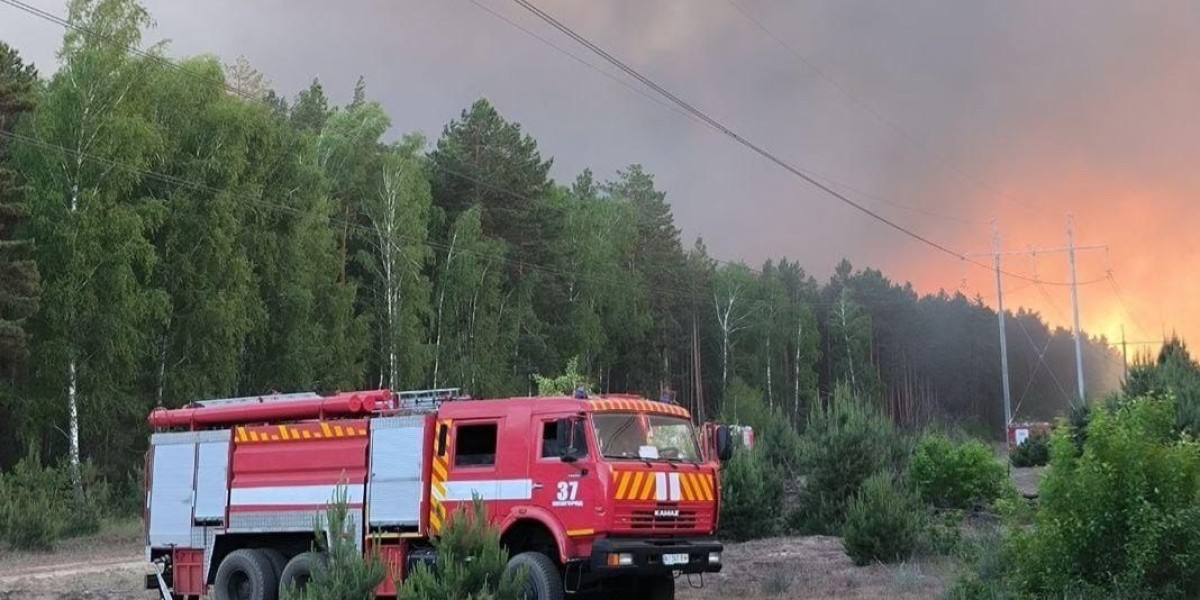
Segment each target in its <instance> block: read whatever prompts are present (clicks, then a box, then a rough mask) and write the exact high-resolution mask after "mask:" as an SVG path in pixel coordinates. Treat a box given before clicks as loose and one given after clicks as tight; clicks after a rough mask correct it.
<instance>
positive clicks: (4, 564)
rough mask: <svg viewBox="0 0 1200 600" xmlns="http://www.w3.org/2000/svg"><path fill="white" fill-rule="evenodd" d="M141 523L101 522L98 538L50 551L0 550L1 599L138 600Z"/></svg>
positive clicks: (142, 568) (142, 566) (141, 580)
mask: <svg viewBox="0 0 1200 600" xmlns="http://www.w3.org/2000/svg"><path fill="white" fill-rule="evenodd" d="M141 539H142V531H141V523H139V522H136V521H128V522H122V523H116V524H106V525H105V527H104V530H103V531H101V533H100V534H99V535H95V536H89V537H84V538H77V539H71V540H63V541H62V542H60V543H59V544H58V547H57V548H56V549H55V551H54V552H53V553H48V554H39V553H27V552H10V551H7V550H3V549H0V600H9V599H12V600H17V599H22V600H24V599H30V600H83V599H94V600H118V599H126V598H133V599H141V598H148V597H152V596H147V594H146V592H144V590H142V587H143V584H144V581H145V580H144V578H143V575H144V574H145V573H148V572H150V571H149V569H148V568H147V566H146V564H145V561H144V560H143V550H142V541H141Z"/></svg>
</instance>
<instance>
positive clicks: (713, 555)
mask: <svg viewBox="0 0 1200 600" xmlns="http://www.w3.org/2000/svg"><path fill="white" fill-rule="evenodd" d="M708 564H710V565H719V564H721V553H720V552H709V553H708Z"/></svg>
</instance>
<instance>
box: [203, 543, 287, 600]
mask: <svg viewBox="0 0 1200 600" xmlns="http://www.w3.org/2000/svg"><path fill="white" fill-rule="evenodd" d="M276 581H277V580H276V578H275V567H273V566H272V565H271V561H270V559H268V558H267V557H266V555H265V554H263V553H262V552H258V551H257V550H251V549H249V548H243V549H241V550H234V551H233V552H230V553H229V555H228V556H226V557H225V560H222V561H221V566H220V567H217V579H216V582H215V584H214V585H213V588H214V589H213V596H214V597H215V598H216V600H275V598H276V592H277V590H278V587H277V585H278V584H277V583H276Z"/></svg>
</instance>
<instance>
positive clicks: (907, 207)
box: [469, 0, 988, 227]
mask: <svg viewBox="0 0 1200 600" xmlns="http://www.w3.org/2000/svg"><path fill="white" fill-rule="evenodd" d="M469 2H471V4H474V5H475V6H476V7H478V8H479V9H480V10H483V11H485V12H487V13H488V14H490V15H492V16H493V17H495V18H497V19H499V20H501V21H503V22H504V23H506V24H508V25H509V26H511V27H513V28H515V29H517V30H519V31H521V32H523V33H525V34H527V35H529V36H530V37H532V38H533V39H535V40H537V41H539V42H541V43H542V44H545V45H546V46H549V47H550V48H551V49H553V50H555V51H557V52H559V53H561V54H563V55H565V56H567V57H569V58H571V59H572V60H574V61H575V62H578V63H580V64H582V65H584V66H585V67H587V68H589V69H591V70H593V71H596V72H597V73H599V74H601V75H603V76H605V77H607V78H608V79H611V80H613V81H615V82H617V83H618V84H620V85H622V86H624V87H625V88H627V89H629V90H631V91H633V92H634V93H636V94H638V95H639V96H642V97H644V98H647V99H649V100H651V101H653V102H654V103H655V104H658V105H659V106H662V107H664V108H667V109H669V110H670V111H671V112H673V113H675V114H677V115H679V116H681V117H684V118H686V119H688V121H691V122H693V123H697V124H700V125H704V126H707V123H704V122H703V121H701V120H699V119H698V118H696V117H695V116H693V115H692V114H691V113H688V112H685V111H683V110H681V109H680V108H679V107H678V106H676V105H674V104H668V103H667V102H665V101H663V100H661V99H660V98H658V97H657V96H653V95H651V94H650V93H648V92H646V90H644V89H642V88H639V87H636V86H634V85H632V84H631V83H629V82H628V81H626V80H624V79H621V78H620V77H617V76H616V75H614V74H612V73H610V72H608V71H605V70H604V69H601V68H599V67H597V66H596V65H594V64H592V63H590V62H588V61H586V60H584V59H583V58H581V57H579V56H578V55H576V54H574V53H573V52H569V51H568V50H566V49H565V48H563V47H562V46H559V45H558V44H555V43H554V42H552V41H550V40H549V39H547V38H546V37H544V36H542V35H539V34H538V33H537V32H535V31H533V30H531V29H529V28H528V27H525V26H524V25H521V24H520V23H517V22H516V21H514V20H512V19H510V18H509V17H507V16H505V15H503V14H502V13H500V12H498V11H496V10H494V9H492V8H491V7H489V6H487V5H486V4H484V3H482V2H481V1H480V0H469ZM814 175H819V176H820V177H821V178H822V179H824V180H825V181H826V182H828V183H830V184H832V185H836V186H838V187H841V188H844V189H847V190H850V191H851V192H854V193H855V194H857V195H858V196H861V197H863V198H867V199H869V200H872V201H874V202H878V203H881V204H886V205H888V206H892V207H894V208H898V209H900V210H905V211H909V212H915V213H920V214H923V215H925V216H928V217H930V218H933V219H939V220H944V221H949V222H953V223H958V224H962V225H972V226H980V227H983V226H986V225H988V223H987V222H985V221H972V220H970V219H964V218H961V217H956V216H951V215H942V214H939V213H936V212H934V211H930V210H926V209H922V208H920V207H916V206H910V205H907V204H901V203H898V202H895V201H892V200H887V199H885V198H882V197H880V196H879V195H877V194H872V193H870V192H866V191H863V190H861V189H857V188H855V187H854V186H851V185H850V184H848V183H845V182H842V181H837V180H836V179H834V178H832V177H829V176H827V175H824V174H820V173H815V172H814Z"/></svg>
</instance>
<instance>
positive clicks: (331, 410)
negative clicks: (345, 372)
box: [147, 388, 463, 429]
mask: <svg viewBox="0 0 1200 600" xmlns="http://www.w3.org/2000/svg"><path fill="white" fill-rule="evenodd" d="M461 399H463V397H462V396H461V392H460V391H459V389H458V388H441V389H434V390H406V391H400V392H393V391H390V390H366V391H359V392H342V393H337V394H332V395H322V394H317V393H314V392H302V393H294V394H272V395H268V396H244V397H241V398H218V399H214V400H200V401H196V402H192V403H190V404H188V405H187V406H185V407H183V408H175V409H166V408H162V407H159V408H156V409H154V410H153V411H151V412H150V416H149V418H148V419H147V420H148V422H149V424H150V425H151V426H152V427H158V428H163V427H189V428H191V429H196V428H208V427H221V426H229V425H234V424H242V423H264V422H277V421H287V420H297V419H316V418H327V417H339V418H346V417H358V418H362V417H368V416H370V415H382V414H397V413H402V414H403V413H407V414H414V413H428V412H433V411H436V410H437V409H438V407H440V406H441V405H442V402H445V401H448V400H461Z"/></svg>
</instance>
